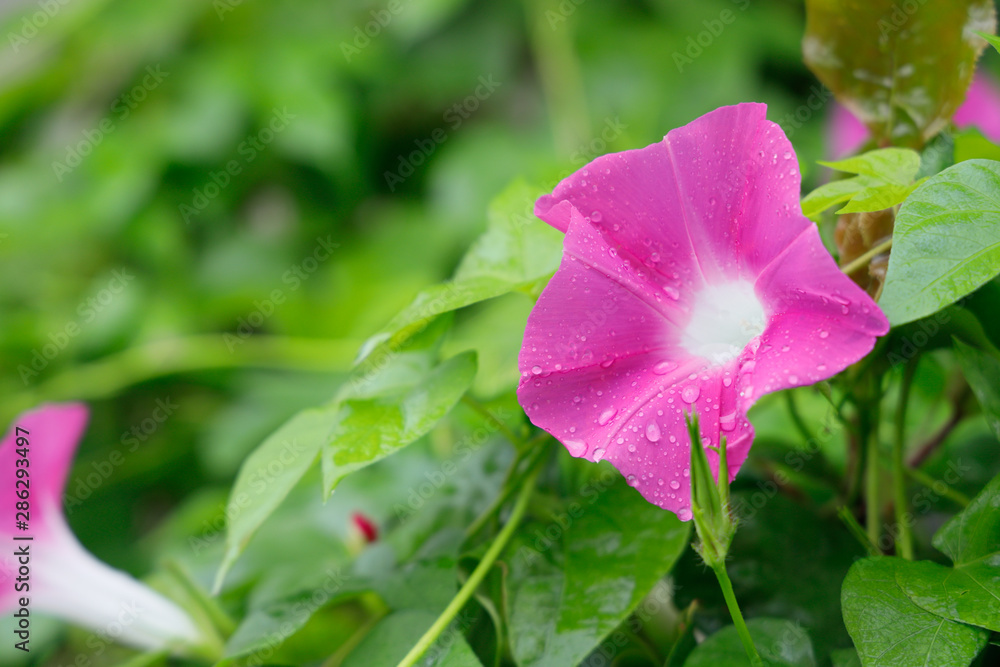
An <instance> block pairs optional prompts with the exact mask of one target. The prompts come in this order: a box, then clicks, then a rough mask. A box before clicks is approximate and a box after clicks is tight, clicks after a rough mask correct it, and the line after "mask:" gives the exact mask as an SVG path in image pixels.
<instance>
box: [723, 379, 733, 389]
mask: <svg viewBox="0 0 1000 667" xmlns="http://www.w3.org/2000/svg"><path fill="white" fill-rule="evenodd" d="M722 384H724V385H725V386H727V387H731V386H732V385H733V378H731V377H728V376H727V377H724V378H722Z"/></svg>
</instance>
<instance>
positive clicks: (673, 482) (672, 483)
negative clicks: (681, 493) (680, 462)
mask: <svg viewBox="0 0 1000 667" xmlns="http://www.w3.org/2000/svg"><path fill="white" fill-rule="evenodd" d="M670 488H671V489H673V490H674V491H676V490H677V489H679V488H681V483H680V482H678V481H677V480H676V479H672V480H670Z"/></svg>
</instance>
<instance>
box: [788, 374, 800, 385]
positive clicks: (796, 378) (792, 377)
mask: <svg viewBox="0 0 1000 667" xmlns="http://www.w3.org/2000/svg"><path fill="white" fill-rule="evenodd" d="M788 381H789V382H791V383H792V384H798V383H799V376H798V375H789V376H788Z"/></svg>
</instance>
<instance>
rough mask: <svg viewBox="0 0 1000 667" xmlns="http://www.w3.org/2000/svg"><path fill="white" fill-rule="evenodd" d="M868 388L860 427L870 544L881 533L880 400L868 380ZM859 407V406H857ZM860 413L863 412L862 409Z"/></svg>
mask: <svg viewBox="0 0 1000 667" xmlns="http://www.w3.org/2000/svg"><path fill="white" fill-rule="evenodd" d="M869 385H870V386H869V388H870V389H871V394H869V398H870V400H871V409H870V412H867V414H866V416H865V418H864V420H863V421H864V423H865V426H864V428H863V429H862V432H863V433H864V436H865V438H864V440H863V441H862V443H861V445H862V447H865V448H866V450H867V456H866V457H865V458H866V459H867V460H866V461H865V528H866V529H867V532H868V539H869V540H871V542H872V544H876V545H877V544H878V538H879V535H880V533H881V526H880V525H879V522H880V521H881V516H880V515H881V512H880V509H881V508H880V502H879V460H878V458H879V452H878V449H879V447H878V445H879V438H878V425H879V401H880V400H881V397H880V393H879V389H878V387H877V386H876V385H875V383H874V382H869ZM859 408H860V406H859ZM862 414H865V412H864V411H863V413H862Z"/></svg>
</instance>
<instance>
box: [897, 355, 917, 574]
mask: <svg viewBox="0 0 1000 667" xmlns="http://www.w3.org/2000/svg"><path fill="white" fill-rule="evenodd" d="M916 369H917V365H916V363H915V362H912V361H911V362H910V363H908V364H906V368H904V369H903V381H902V384H900V387H899V407H898V408H897V409H896V433H895V436H896V437H895V438H894V439H893V443H892V490H893V506H894V508H895V512H896V534H897V535H898V538H897V540H896V551H897V555H899V556H902V557H903V558H905V559H906V560H913V532H912V531H911V530H910V524H909V522H908V521H907V520H906V514H907V511H906V462H905V461H904V460H903V456H904V450H905V448H906V405H907V403H909V400H910V386H911V385H912V384H913V374H914V373H915V372H916Z"/></svg>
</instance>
